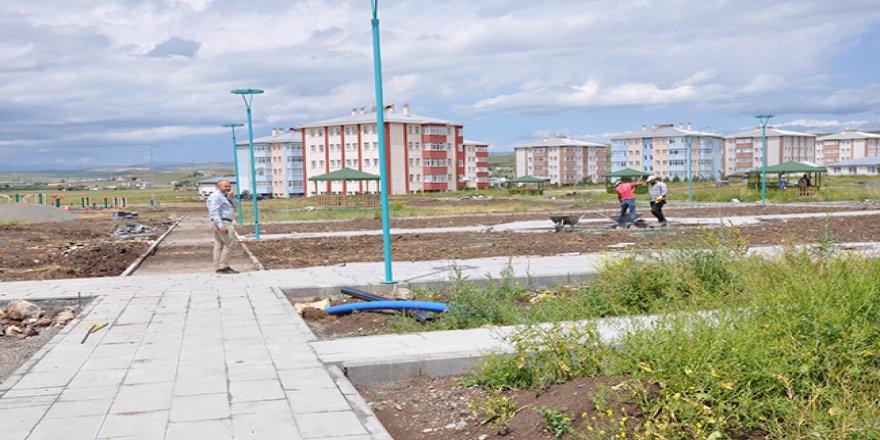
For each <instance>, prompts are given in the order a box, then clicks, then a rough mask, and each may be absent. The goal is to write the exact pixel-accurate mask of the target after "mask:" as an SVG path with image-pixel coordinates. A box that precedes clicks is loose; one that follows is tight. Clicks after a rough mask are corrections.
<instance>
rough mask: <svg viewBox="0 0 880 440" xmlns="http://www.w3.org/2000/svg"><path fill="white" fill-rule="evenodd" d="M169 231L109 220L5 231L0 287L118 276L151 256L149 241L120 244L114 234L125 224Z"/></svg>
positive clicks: (1, 229)
mask: <svg viewBox="0 0 880 440" xmlns="http://www.w3.org/2000/svg"><path fill="white" fill-rule="evenodd" d="M127 222H128V223H131V222H135V223H141V224H145V225H148V226H151V227H153V228H155V229H156V232H155V233H154V234H153V235H151V236H149V237H143V238H156V237H158V236H159V235H160V234H161V233H162V232H163V231H164V230H165V228H167V226H168V224H167V222H165V221H163V220H160V219H153V218H140V219H138V220H113V219H111V218H110V217H109V214H107V215H106V216H102V217H97V218H80V219H76V220H70V221H66V222H50V223H11V224H2V225H0V245H2V248H3V252H2V253H0V281H20V280H47V279H57V278H86V277H105V276H117V275H119V274H120V273H122V272H123V271H124V270H125V269H126V268H127V267H128V266H129V265H130V264H131V263H132V262H133V261H134V260H135V259H137V257H138V256H139V255H140V254H141V253H143V252H144V251H146V250H147V248H148V247H149V245H150V243H149V241H147V240H143V239H141V240H133V239H121V238H115V237H113V232H114V231H115V230H116V229H117V228H118V227H119V226H120V225H121V224H123V223H127Z"/></svg>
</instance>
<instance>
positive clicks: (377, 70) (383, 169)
mask: <svg viewBox="0 0 880 440" xmlns="http://www.w3.org/2000/svg"><path fill="white" fill-rule="evenodd" d="M370 5H371V6H372V8H373V19H372V20H371V21H370V23H371V24H372V28H373V75H374V77H375V80H376V129H377V131H378V132H379V186H380V187H381V188H380V190H379V195H380V197H381V200H382V245H383V251H384V254H385V281H383V283H384V284H394V283H395V282H396V281H394V277H393V276H392V275H391V233H390V228H389V220H388V192H389V191H390V188H388V186H387V182H388V177H387V175H388V169H387V168H388V167H387V166H386V164H385V160H386V157H385V142H386V140H385V103H384V102H383V100H382V55H381V52H380V50H379V17H378V14H379V0H370Z"/></svg>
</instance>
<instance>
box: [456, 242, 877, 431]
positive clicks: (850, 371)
mask: <svg viewBox="0 0 880 440" xmlns="http://www.w3.org/2000/svg"><path fill="white" fill-rule="evenodd" d="M731 240H732V241H731ZM620 265H623V266H622V267H621V266H620ZM623 269H626V270H623ZM597 285H603V286H604V287H603V288H607V289H609V290H612V291H613V292H605V294H604V296H602V295H600V294H601V293H602V292H601V290H594V291H593V292H592V293H593V295H591V297H592V298H594V299H593V300H592V301H593V302H594V303H598V304H601V305H602V307H605V308H606V309H607V311H608V314H614V312H622V311H627V310H633V309H638V310H642V311H644V312H655V311H657V310H660V309H662V308H663V306H662V304H663V303H665V302H668V303H679V304H688V305H689V307H695V308H696V306H705V305H710V304H712V305H715V307H714V308H715V311H714V312H712V313H709V314H706V313H702V314H681V313H677V314H670V315H666V317H665V318H663V319H662V320H661V321H660V323H658V324H657V325H654V326H652V327H650V328H645V329H642V330H639V331H636V332H633V333H631V334H629V335H628V336H626V337H625V338H624V339H623V341H622V342H621V345H620V348H619V349H616V350H611V349H609V348H607V347H603V346H601V344H598V343H597V342H595V339H591V338H589V335H591V334H592V333H591V332H590V331H589V330H579V331H578V332H579V333H578V332H576V333H573V335H574V337H572V336H571V335H572V333H571V330H570V329H566V328H558V329H557V330H556V331H555V332H544V333H543V334H541V335H537V336H534V337H532V338H528V339H522V338H520V339H519V340H514V341H513V342H514V343H516V344H519V345H518V348H517V352H516V355H515V356H514V357H513V358H508V359H501V358H497V359H492V360H489V361H487V362H486V363H485V364H484V365H482V366H481V367H480V368H479V369H477V370H476V371H475V373H474V375H473V376H472V377H471V378H470V379H469V380H468V382H469V383H473V384H479V385H483V386H486V387H488V388H493V389H498V388H535V387H540V386H545V385H546V384H547V383H548V380H544V379H542V380H535V379H532V378H533V377H542V378H546V377H550V378H551V379H552V380H551V382H552V381H556V380H559V378H560V377H561V379H562V380H570V379H573V378H577V377H585V376H590V375H592V374H597V373H598V374H604V375H610V376H623V377H627V378H628V379H627V381H626V386H624V387H621V388H619V390H620V392H622V393H623V391H624V390H625V391H626V393H625V394H626V396H628V398H629V399H631V400H632V402H633V403H634V404H636V405H638V406H639V407H640V408H641V413H642V416H641V420H639V422H638V423H637V424H634V425H631V427H630V428H629V429H630V432H631V434H633V435H634V436H635V437H637V438H652V439H653V438H664V439H693V438H712V439H722V438H755V437H762V438H763V437H767V438H774V439H799V438H811V439H812V438H816V439H871V438H880V261H878V260H876V259H869V258H865V257H861V256H858V255H852V254H844V253H840V252H837V251H835V250H834V248H833V246H820V247H819V248H818V251H810V250H794V249H790V250H788V251H787V252H785V254H784V255H782V256H781V257H779V258H775V259H771V260H765V259H762V258H759V257H750V256H747V255H746V254H745V253H744V252H742V250H741V248H740V247H739V245H738V244H737V243H736V240H735V239H733V238H731V237H728V238H727V239H723V240H721V241H719V242H718V246H717V247H716V248H714V249H713V248H711V247H710V248H709V250H708V251H707V250H705V249H695V250H686V249H683V250H680V251H679V253H678V254H674V255H673V256H671V257H670V256H669V255H656V256H648V257H645V258H643V259H641V260H637V261H636V260H631V261H627V262H625V263H614V264H609V265H608V266H607V267H606V268H605V270H604V271H603V273H602V274H601V275H600V279H599V282H598V284H597ZM643 286H647V287H643ZM597 289H598V288H597ZM627 291H629V292H631V293H630V294H629V295H627V294H626V293H625V292H627ZM597 297H598V298H599V299H596V298H597ZM685 308H686V307H685ZM585 340H586V341H587V342H588V343H586V344H585V343H584V341H585ZM566 346H567V347H568V349H570V350H571V353H575V354H576V355H577V356H576V357H577V359H572V358H570V357H566V358H562V360H560V357H559V356H558V355H556V353H561V352H565V348H563V347H566ZM543 347H550V349H549V350H548V349H545V348H543ZM548 353H549V354H548ZM547 359H551V360H553V362H546V360H547ZM563 361H564V362H563ZM548 365H549V366H552V368H551V369H555V370H561V371H572V372H576V373H575V374H570V375H565V376H558V377H557V376H553V375H552V374H548V373H547V369H548ZM582 365H589V366H594V367H595V369H594V370H592V369H591V368H583V367H581V366H582ZM524 369H525V370H531V371H522V370H524ZM585 438H590V437H589V436H586V437H585Z"/></svg>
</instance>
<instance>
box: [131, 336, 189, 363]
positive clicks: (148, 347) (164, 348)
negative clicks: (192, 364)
mask: <svg viewBox="0 0 880 440" xmlns="http://www.w3.org/2000/svg"><path fill="white" fill-rule="evenodd" d="M180 346H181V342H178V341H156V342H150V343H142V344H141V345H140V346H139V347H138V350H137V351H136V352H135V354H134V358H133V359H132V363H135V362H138V361H152V360H159V359H168V358H173V359H176V358H177V357H178V356H180Z"/></svg>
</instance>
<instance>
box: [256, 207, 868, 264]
mask: <svg viewBox="0 0 880 440" xmlns="http://www.w3.org/2000/svg"><path fill="white" fill-rule="evenodd" d="M739 230H740V232H741V235H742V237H743V239H744V240H746V241H747V242H748V243H749V244H751V245H766V244H786V243H793V244H799V243H813V242H817V241H820V240H828V239H833V240H835V241H838V242H861V241H873V240H876V239H877V237H880V216H878V215H870V216H860V217H828V218H819V219H817V218H809V219H789V220H774V221H764V222H760V223H759V224H754V225H748V226H742V227H740V228H739ZM701 231H702V228H700V227H694V226H687V227H680V226H679V227H676V226H671V227H668V228H662V229H616V230H611V229H603V228H595V229H584V230H578V229H576V230H575V231H574V232H571V233H568V232H563V233H555V232H553V230H552V229H549V228H548V231H547V232H531V233H513V232H505V233H501V232H487V233H480V232H448V233H446V232H444V233H425V234H399V235H392V237H391V254H392V256H393V258H394V260H395V261H426V260H454V259H469V258H484V257H503V256H515V255H559V254H566V253H584V252H605V251H618V250H621V249H628V250H635V249H661V248H664V247H668V246H672V245H676V244H685V243H689V242H693V241H695V240H697V239H699V236H700V234H701V233H702V232H701ZM621 243H632V244H631V245H624V246H618V245H620V244H621ZM609 246H614V247H609ZM248 247H249V248H250V249H251V251H252V252H253V253H254V255H256V257H257V258H258V259H259V260H260V262H261V263H262V264H263V266H264V267H265V268H266V269H290V268H300V267H310V266H328V265H336V264H345V263H354V262H369V261H382V260H383V256H384V254H383V245H382V237H381V236H379V235H371V236H366V235H361V236H351V237H319V238H302V239H280V240H261V241H251V242H249V243H248Z"/></svg>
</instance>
